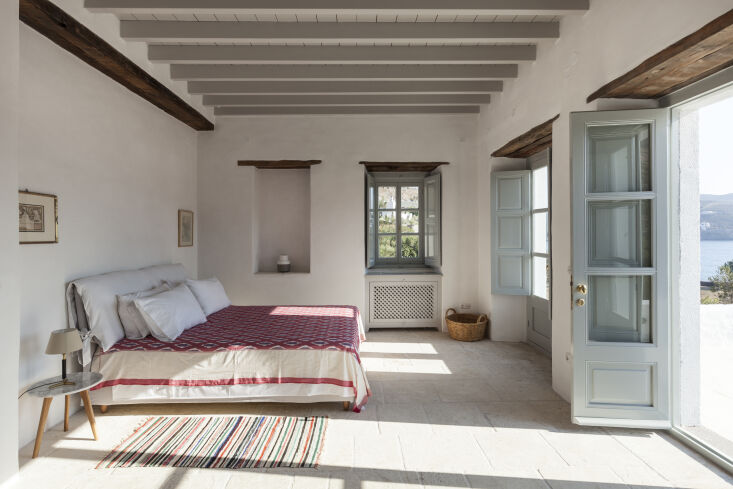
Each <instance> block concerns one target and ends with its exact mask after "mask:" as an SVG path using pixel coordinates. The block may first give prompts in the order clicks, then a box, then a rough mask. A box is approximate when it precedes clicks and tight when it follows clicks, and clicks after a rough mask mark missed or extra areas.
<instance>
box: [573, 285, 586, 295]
mask: <svg viewBox="0 0 733 489" xmlns="http://www.w3.org/2000/svg"><path fill="white" fill-rule="evenodd" d="M575 291H576V292H577V293H578V294H583V295H585V294H587V293H588V287H587V286H586V285H585V284H578V285H577V286H576V287H575Z"/></svg>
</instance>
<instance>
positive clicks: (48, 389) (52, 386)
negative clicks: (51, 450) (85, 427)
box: [28, 372, 102, 458]
mask: <svg viewBox="0 0 733 489" xmlns="http://www.w3.org/2000/svg"><path fill="white" fill-rule="evenodd" d="M66 378H67V381H68V383H63V384H62V383H61V376H60V375H59V376H57V377H51V378H49V379H45V380H41V381H40V382H36V383H35V384H33V385H32V386H31V387H30V389H29V390H28V394H29V395H31V396H34V397H42V398H43V408H42V409H41V419H40V421H39V422H38V432H37V433H36V444H35V446H34V447H33V458H36V457H37V456H38V451H39V450H40V449H41V440H43V431H44V430H45V428H46V419H47V418H48V410H49V408H50V407H51V401H52V400H53V398H54V397H56V396H61V395H63V396H65V404H64V406H65V409H64V431H69V396H70V395H72V394H77V393H78V394H80V395H81V398H82V400H83V401H84V410H85V411H86V412H87V418H89V426H91V428H92V434H93V435H94V439H95V440H96V439H97V427H96V425H95V424H94V411H93V410H92V401H91V400H90V399H89V389H91V388H92V387H94V386H95V385H97V384H99V383H100V382H102V374H100V373H97V372H77V373H71V374H68V375H67V376H66Z"/></svg>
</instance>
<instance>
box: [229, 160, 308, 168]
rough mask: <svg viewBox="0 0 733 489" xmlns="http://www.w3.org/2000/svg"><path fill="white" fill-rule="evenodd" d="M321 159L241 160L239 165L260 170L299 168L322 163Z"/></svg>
mask: <svg viewBox="0 0 733 489" xmlns="http://www.w3.org/2000/svg"><path fill="white" fill-rule="evenodd" d="M320 164H321V160H239V161H238V162H237V165H238V166H254V167H255V168H259V169H260V170H298V169H304V168H310V167H311V166H313V165H320Z"/></svg>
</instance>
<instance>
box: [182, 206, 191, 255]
mask: <svg viewBox="0 0 733 489" xmlns="http://www.w3.org/2000/svg"><path fill="white" fill-rule="evenodd" d="M184 246H193V211H184V210H180V209H179V210H178V247H179V248H182V247H184Z"/></svg>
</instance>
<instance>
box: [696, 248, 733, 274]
mask: <svg viewBox="0 0 733 489" xmlns="http://www.w3.org/2000/svg"><path fill="white" fill-rule="evenodd" d="M731 260H733V241H700V280H701V281H702V282H707V281H709V280H710V277H712V276H713V275H715V273H716V272H717V270H718V267H719V266H720V265H722V264H724V263H726V262H728V261H731Z"/></svg>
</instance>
